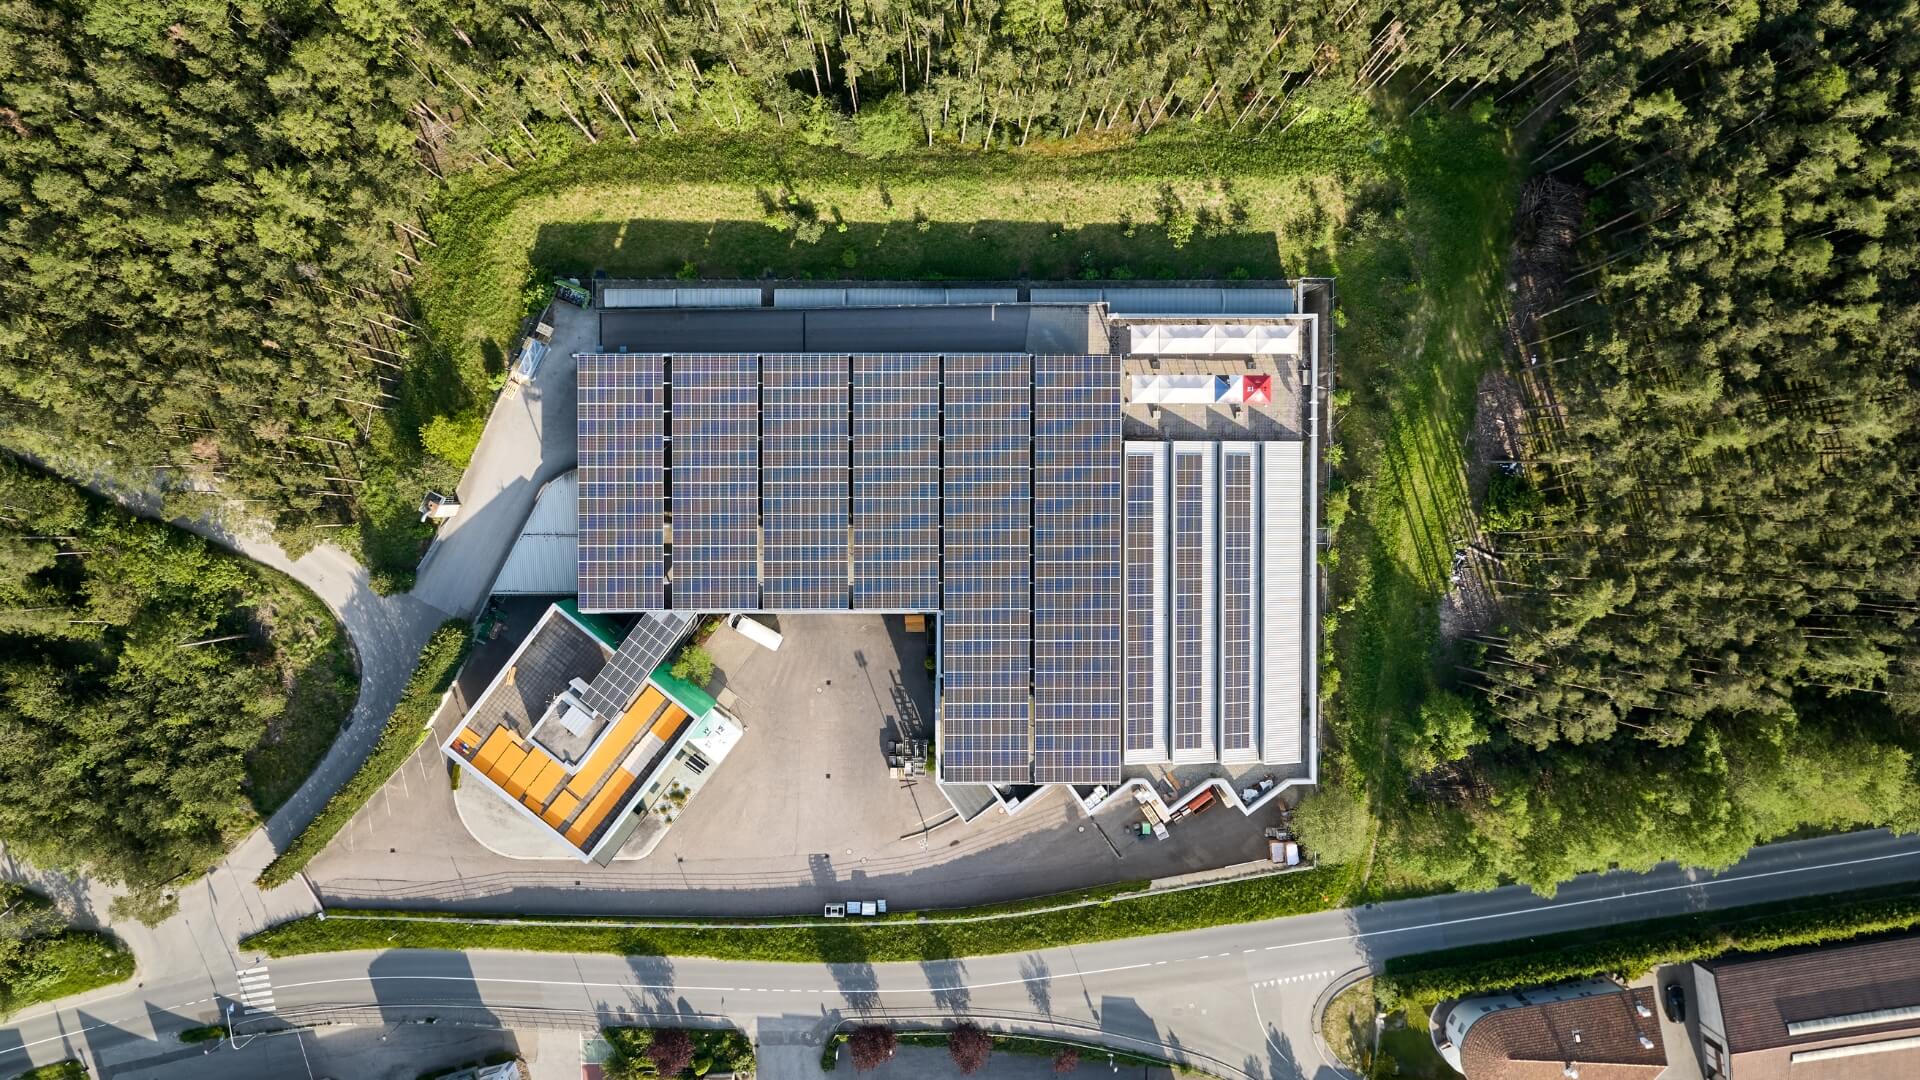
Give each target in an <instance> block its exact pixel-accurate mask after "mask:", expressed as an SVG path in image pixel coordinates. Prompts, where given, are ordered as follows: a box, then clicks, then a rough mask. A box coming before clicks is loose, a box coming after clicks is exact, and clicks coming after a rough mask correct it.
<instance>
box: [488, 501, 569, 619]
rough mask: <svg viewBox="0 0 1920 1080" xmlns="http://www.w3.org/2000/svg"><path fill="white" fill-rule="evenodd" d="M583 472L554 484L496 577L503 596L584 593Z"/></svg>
mask: <svg viewBox="0 0 1920 1080" xmlns="http://www.w3.org/2000/svg"><path fill="white" fill-rule="evenodd" d="M578 494H579V473H577V472H568V473H562V474H561V475H559V476H556V477H554V478H553V479H552V480H549V481H548V482H547V484H546V486H545V487H543V488H541V489H540V495H539V497H538V498H536V499H535V500H534V501H533V512H532V513H531V514H528V515H527V523H526V524H525V525H523V526H521V528H520V537H519V539H517V540H515V541H514V542H513V550H512V551H510V552H508V553H507V561H506V564H505V565H504V566H502V567H501V568H500V573H499V576H497V577H495V578H494V579H493V591H494V592H495V593H496V594H499V595H503V596H564V595H570V594H572V593H575V592H577V591H579V587H580V577H579V573H580V571H579V557H580V556H579V548H580V538H579V536H578V531H579V527H580V509H579V503H578Z"/></svg>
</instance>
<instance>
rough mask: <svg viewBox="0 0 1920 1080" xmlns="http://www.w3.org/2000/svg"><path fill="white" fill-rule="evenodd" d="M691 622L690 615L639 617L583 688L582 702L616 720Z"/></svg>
mask: <svg viewBox="0 0 1920 1080" xmlns="http://www.w3.org/2000/svg"><path fill="white" fill-rule="evenodd" d="M692 622H693V616H692V615H689V614H687V613H685V612H679V611H649V612H647V613H646V614H644V615H642V616H640V620H639V621H638V622H636V623H634V624H633V629H631V630H629V631H627V636H626V638H625V639H624V640H622V641H621V642H620V647H619V648H618V649H616V650H614V653H613V656H612V658H611V659H609V660H608V661H607V666H606V667H603V668H601V669H600V673H599V674H598V675H595V676H594V677H593V682H592V683H590V684H589V685H588V686H587V692H586V694H585V695H584V697H583V699H582V701H583V703H584V704H585V705H586V706H587V707H588V708H590V709H592V710H593V711H594V712H597V713H599V714H600V715H601V716H602V717H604V718H605V719H608V720H617V719H619V718H620V716H621V714H622V713H624V712H626V711H627V706H629V705H631V704H633V701H634V699H635V698H637V697H639V696H640V688H641V687H643V686H645V685H646V682H647V676H648V675H650V674H652V673H653V669H654V668H657V667H659V666H660V661H662V660H665V659H666V658H667V653H668V652H670V651H672V649H673V646H674V645H675V643H677V642H678V641H679V640H680V639H681V637H683V636H684V635H685V634H686V632H687V627H688V626H689V625H690V624H691V623H692Z"/></svg>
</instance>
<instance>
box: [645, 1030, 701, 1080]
mask: <svg viewBox="0 0 1920 1080" xmlns="http://www.w3.org/2000/svg"><path fill="white" fill-rule="evenodd" d="M647 1059H648V1060H649V1061H652V1062H653V1067H654V1068H655V1069H658V1070H659V1072H660V1075H661V1076H679V1075H680V1074H681V1073H683V1072H686V1071H687V1069H689V1068H691V1067H692V1065H693V1036H691V1035H688V1034H687V1032H686V1029H685V1028H667V1029H666V1030H664V1031H657V1032H655V1033H654V1036H653V1045H652V1046H649V1047H647Z"/></svg>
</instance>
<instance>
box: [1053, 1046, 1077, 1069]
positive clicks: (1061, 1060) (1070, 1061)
mask: <svg viewBox="0 0 1920 1080" xmlns="http://www.w3.org/2000/svg"><path fill="white" fill-rule="evenodd" d="M1079 1067H1080V1048H1079V1047H1076V1046H1063V1047H1061V1048H1060V1052H1059V1053H1057V1054H1055V1055H1053V1074H1054V1075H1055V1076H1065V1075H1067V1074H1068V1073H1070V1072H1072V1071H1073V1070H1075V1069H1077V1068H1079Z"/></svg>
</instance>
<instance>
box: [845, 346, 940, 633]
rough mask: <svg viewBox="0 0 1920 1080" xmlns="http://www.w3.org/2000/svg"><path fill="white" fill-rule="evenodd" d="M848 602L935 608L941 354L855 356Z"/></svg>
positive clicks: (937, 597) (880, 606) (875, 608)
mask: <svg viewBox="0 0 1920 1080" xmlns="http://www.w3.org/2000/svg"><path fill="white" fill-rule="evenodd" d="M853 606H854V607H856V608H859V609H861V610H866V611H936V610H938V609H939V607H940V358H939V357H938V356H934V355H932V354H927V353H891V354H877V353H861V354H857V355H855V356H854V358H853Z"/></svg>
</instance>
